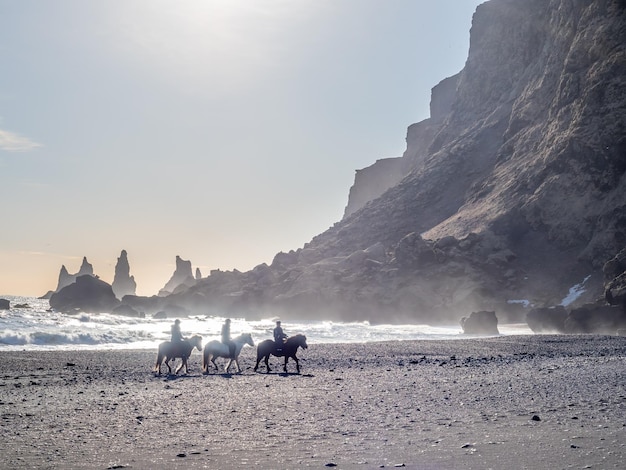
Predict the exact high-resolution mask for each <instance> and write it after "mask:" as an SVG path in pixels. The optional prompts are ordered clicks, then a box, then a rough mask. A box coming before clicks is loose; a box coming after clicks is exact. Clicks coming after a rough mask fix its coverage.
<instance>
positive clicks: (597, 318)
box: [564, 304, 626, 335]
mask: <svg viewBox="0 0 626 470" xmlns="http://www.w3.org/2000/svg"><path fill="white" fill-rule="evenodd" d="M564 326H565V332H566V333H570V334H607V335H616V334H617V332H618V330H621V329H624V328H626V312H625V311H624V309H623V307H622V306H621V305H620V306H617V305H596V304H585V305H583V306H582V307H579V308H575V309H572V310H571V311H570V312H569V315H568V316H567V318H566V319H565V325H564Z"/></svg>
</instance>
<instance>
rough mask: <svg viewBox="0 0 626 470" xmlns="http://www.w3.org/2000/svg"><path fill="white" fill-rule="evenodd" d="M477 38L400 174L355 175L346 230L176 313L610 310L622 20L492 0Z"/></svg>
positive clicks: (439, 90)
mask: <svg viewBox="0 0 626 470" xmlns="http://www.w3.org/2000/svg"><path fill="white" fill-rule="evenodd" d="M470 36H471V37H470V50H469V56H468V59H467V62H466V64H465V67H464V68H463V70H462V71H461V72H460V73H459V74H457V75H455V76H454V77H450V78H449V79H446V80H444V81H443V82H441V83H440V84H439V85H438V86H437V87H435V89H434V90H433V95H432V101H431V117H430V119H427V120H426V121H422V122H420V123H417V124H414V125H412V126H410V127H409V130H408V133H407V150H406V152H405V153H404V155H403V156H402V157H401V158H397V159H393V160H391V161H387V160H381V161H379V162H377V163H376V164H374V165H373V166H372V167H370V168H369V169H367V170H366V171H365V172H362V173H361V175H362V176H363V178H361V177H360V176H358V175H357V180H358V181H357V182H356V185H355V187H354V188H353V190H352V191H351V202H350V204H349V207H347V208H346V215H345V217H344V218H343V219H342V220H341V221H340V222H338V223H336V224H335V225H334V226H333V227H331V228H330V229H328V230H327V231H326V232H324V233H322V234H320V235H318V236H316V237H315V238H314V239H313V240H311V242H310V243H308V244H306V245H305V246H304V247H303V248H302V249H299V250H297V251H292V252H290V253H279V254H278V255H276V257H275V258H274V260H273V262H272V264H271V265H270V266H267V265H260V266H257V267H256V268H255V269H253V270H252V271H249V272H247V273H239V272H230V273H224V272H212V273H211V275H210V276H208V277H207V278H205V279H201V280H199V281H196V282H195V285H193V286H191V287H189V288H188V289H186V290H180V291H178V292H177V293H176V294H174V295H171V296H169V297H168V298H167V300H168V301H170V302H174V303H176V304H178V305H182V306H185V307H187V308H189V309H190V310H194V309H202V311H204V312H205V313H206V312H207V310H209V311H210V310H211V309H215V310H218V311H220V312H224V310H226V311H229V310H232V311H235V312H237V313H240V314H244V315H248V316H255V315H265V314H268V313H270V314H280V315H281V316H282V317H283V318H289V317H290V316H291V317H293V316H299V317H308V318H320V317H324V318H340V319H344V320H364V319H369V320H371V321H385V322H388V321H406V320H410V321H415V320H417V321H446V320H454V321H455V322H456V321H458V319H459V318H461V316H464V315H467V314H468V313H469V312H471V311H479V310H486V311H495V312H496V313H497V316H498V318H499V319H500V321H503V322H506V321H507V319H508V318H515V319H520V317H521V318H523V317H524V313H525V312H520V311H519V309H520V307H519V304H512V303H510V302H508V301H509V300H513V299H525V300H527V301H528V302H527V303H528V304H530V305H533V306H537V307H543V306H550V305H558V304H559V303H560V302H561V299H563V298H564V297H565V296H566V295H567V292H568V290H569V288H570V287H571V286H573V285H575V284H578V283H580V282H581V280H583V279H588V280H587V281H585V284H584V287H585V292H584V294H583V295H581V296H580V298H579V299H577V302H578V303H579V304H581V305H582V304H583V303H585V302H594V301H596V300H597V299H598V298H600V297H603V294H604V291H605V286H609V285H610V283H611V282H612V280H608V281H607V280H606V279H604V277H603V271H602V267H603V266H604V265H605V263H606V262H607V261H608V260H610V259H612V258H613V257H615V255H616V254H617V253H618V252H620V251H621V250H622V249H624V248H625V245H626V200H625V198H624V194H626V176H625V174H626V158H625V155H626V4H625V3H624V2H623V1H621V0H594V1H589V2H579V1H570V0H527V1H524V2H519V1H516V0H491V1H489V2H486V3H484V4H482V5H480V6H479V7H478V9H477V11H476V13H475V15H474V18H473V23H472V29H471V35H470ZM378 170H380V171H378ZM377 172H378V173H379V175H380V176H377ZM390 175H392V176H390ZM396 180H397V181H396ZM364 182H365V184H367V185H368V187H367V188H363V187H362V184H363V183H364ZM615 286H616V287H617V284H615ZM609 291H610V293H611V295H612V294H613V292H615V293H617V290H616V288H614V287H610V289H609ZM573 307H575V306H573Z"/></svg>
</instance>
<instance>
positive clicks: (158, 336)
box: [0, 297, 532, 351]
mask: <svg viewBox="0 0 626 470" xmlns="http://www.w3.org/2000/svg"><path fill="white" fill-rule="evenodd" d="M6 298H8V299H9V300H10V301H11V305H12V306H13V305H16V304H28V305H29V308H12V309H11V310H4V311H3V310H0V351H9V350H22V349H27V350H54V349H69V350H80V349H156V347H157V345H158V344H159V343H160V342H162V341H167V340H169V338H170V325H171V324H172V319H166V320H155V319H152V318H130V317H124V316H120V315H111V314H106V313H103V314H87V313H81V314H78V315H65V314H62V313H58V312H53V311H50V308H49V304H48V301H46V300H40V299H34V298H25V297H6ZM181 321H182V330H183V334H184V335H187V336H189V335H192V334H200V335H202V336H203V338H204V341H205V342H206V341H207V340H210V339H219V336H220V330H221V326H222V323H223V321H224V318H222V317H210V316H201V315H200V316H192V317H189V318H182V319H181ZM283 327H284V328H285V331H286V332H287V333H288V334H295V333H304V334H306V335H307V340H308V342H309V343H310V344H315V343H364V342H372V341H392V340H416V339H417V340H432V339H460V338H466V337H467V336H466V335H463V334H461V328H460V326H458V325H451V326H447V327H446V326H429V325H371V324H370V323H368V322H354V323H343V322H331V321H315V322H283ZM273 328H274V319H273V318H268V319H264V320H258V321H247V320H244V319H242V318H233V319H232V325H231V332H232V334H233V336H236V335H237V334H239V333H248V332H249V333H252V337H253V338H254V340H255V342H258V341H262V340H264V339H267V338H271V337H272V329H273ZM499 330H500V333H501V334H504V335H510V334H530V333H532V332H531V331H530V329H529V328H528V326H527V325H525V324H524V325H521V324H520V325H500V326H499Z"/></svg>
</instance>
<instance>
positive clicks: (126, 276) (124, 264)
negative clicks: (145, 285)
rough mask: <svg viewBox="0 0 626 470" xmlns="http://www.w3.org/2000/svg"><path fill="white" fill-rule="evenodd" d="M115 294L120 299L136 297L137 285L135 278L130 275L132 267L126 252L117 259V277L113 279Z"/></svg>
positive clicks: (112, 285) (123, 251)
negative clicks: (128, 296)
mask: <svg viewBox="0 0 626 470" xmlns="http://www.w3.org/2000/svg"><path fill="white" fill-rule="evenodd" d="M111 287H112V288H113V293H114V294H115V296H116V297H117V298H118V299H120V300H121V299H122V298H123V297H124V296H125V295H135V294H136V291H137V283H136V282H135V278H134V276H131V275H130V265H129V263H128V254H127V253H126V250H122V253H121V254H120V257H119V258H117V264H116V265H115V275H114V277H113V284H111Z"/></svg>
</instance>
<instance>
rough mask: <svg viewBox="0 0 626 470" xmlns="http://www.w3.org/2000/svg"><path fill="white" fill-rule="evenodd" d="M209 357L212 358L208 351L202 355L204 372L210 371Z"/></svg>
mask: <svg viewBox="0 0 626 470" xmlns="http://www.w3.org/2000/svg"><path fill="white" fill-rule="evenodd" d="M209 356H210V353H209V351H208V349H205V350H204V352H203V353H202V372H208V371H209Z"/></svg>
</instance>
